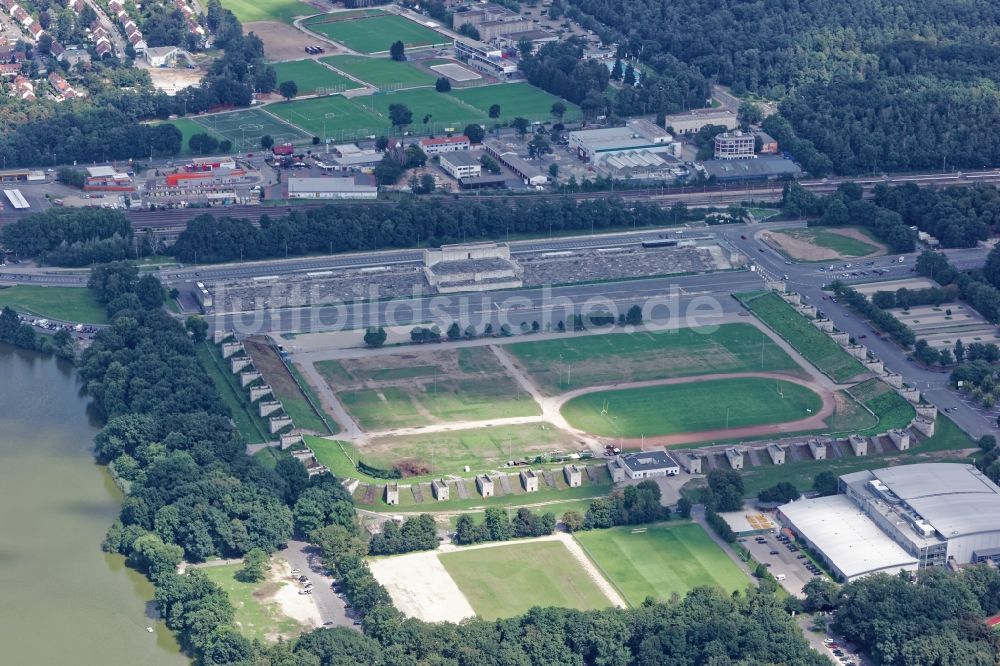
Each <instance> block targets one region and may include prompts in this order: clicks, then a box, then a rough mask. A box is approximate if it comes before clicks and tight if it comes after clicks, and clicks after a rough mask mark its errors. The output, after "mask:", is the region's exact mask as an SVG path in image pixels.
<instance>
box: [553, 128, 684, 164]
mask: <svg viewBox="0 0 1000 666" xmlns="http://www.w3.org/2000/svg"><path fill="white" fill-rule="evenodd" d="M569 147H570V148H572V149H573V150H575V151H576V152H577V154H578V155H579V156H580V158H581V159H584V160H587V161H588V162H594V161H596V160H597V158H598V157H599V156H602V155H613V154H616V153H627V152H634V151H642V150H645V151H649V152H651V153H669V154H671V155H674V156H676V154H677V152H678V151H679V149H680V144H679V143H677V142H675V141H674V137H673V136H672V135H671V134H670V132H668V131H667V130H665V129H663V128H662V127H660V126H659V125H657V124H655V123H651V122H649V121H648V120H643V119H638V120H629V121H628V122H626V123H625V126H624V127H607V128H604V129H593V130H580V131H579V132H570V133H569Z"/></svg>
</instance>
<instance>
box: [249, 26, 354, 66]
mask: <svg viewBox="0 0 1000 666" xmlns="http://www.w3.org/2000/svg"><path fill="white" fill-rule="evenodd" d="M251 32H252V33H254V34H255V35H257V36H258V37H260V39H261V41H262V42H264V56H265V57H266V58H267V59H268V60H273V61H281V60H299V59H301V58H304V57H308V54H307V53H306V51H305V48H306V47H307V46H311V45H312V44H316V43H317V40H316V38H315V37H313V36H311V35H307V34H306V33H304V32H302V31H301V30H299V29H298V28H296V27H295V26H292V25H288V24H287V23H281V22H280V21H252V22H250V23H244V24H243V33H244V34H249V33H251ZM322 46H323V48H325V49H326V53H324V54H323V55H324V56H328V55H337V54H338V53H341V51H340V49H337V48H335V47H334V46H332V45H331V44H330V43H329V42H324V43H323V45H322Z"/></svg>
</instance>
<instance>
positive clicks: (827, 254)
mask: <svg viewBox="0 0 1000 666" xmlns="http://www.w3.org/2000/svg"><path fill="white" fill-rule="evenodd" d="M804 231H806V230H789V231H765V232H764V233H763V234H762V235H761V238H762V240H764V241H766V242H768V243H770V244H772V245H774V246H776V247H778V248H779V249H780V250H781V251H783V252H784V253H785V254H787V255H788V256H789V257H791V258H792V259H797V260H799V261H831V260H832V261H840V260H842V259H864V258H865V257H877V256H881V255H883V254H885V253H886V251H887V248H886V246H885V245H882V244H881V243H879V242H878V241H875V240H872V239H871V237H870V236H867V235H865V234H864V233H863V232H861V231H859V230H858V229H834V228H830V227H823V231H824V232H826V233H830V234H834V235H837V236H844V237H845V238H853V239H854V240H857V241H861V242H862V243H866V244H868V245H873V246H875V247H876V248H878V249H877V250H875V251H873V252H870V253H868V254H866V255H861V256H854V255H852V256H847V255H843V254H841V253H840V252H838V251H837V250H834V249H831V248H828V247H822V246H820V245H816V244H815V243H813V242H812V240H810V239H809V237H808V236H807V234H805V233H803V232H804Z"/></svg>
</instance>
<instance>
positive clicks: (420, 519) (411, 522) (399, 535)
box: [368, 513, 438, 555]
mask: <svg viewBox="0 0 1000 666" xmlns="http://www.w3.org/2000/svg"><path fill="white" fill-rule="evenodd" d="M437 547H438V539H437V527H436V526H435V525H434V516H431V515H430V514H426V513H422V514H420V515H419V516H415V517H413V518H407V519H406V520H404V521H403V524H402V525H399V524H397V523H396V521H394V520H388V521H386V522H385V523H384V524H383V525H382V531H381V532H379V533H378V534H376V535H374V536H373V537H372V539H371V541H370V542H369V543H368V553H369V554H370V555H398V554H400V553H409V552H412V551H414V550H434V549H435V548H437Z"/></svg>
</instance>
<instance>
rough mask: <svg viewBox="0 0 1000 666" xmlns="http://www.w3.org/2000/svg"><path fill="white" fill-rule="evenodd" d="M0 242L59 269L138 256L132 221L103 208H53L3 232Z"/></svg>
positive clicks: (8, 227) (21, 221)
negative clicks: (134, 242)
mask: <svg viewBox="0 0 1000 666" xmlns="http://www.w3.org/2000/svg"><path fill="white" fill-rule="evenodd" d="M0 241H2V242H3V245H4V246H5V247H6V248H7V249H8V250H10V251H11V252H14V253H15V254H17V255H19V256H22V257H34V258H35V259H37V260H38V261H39V262H40V263H42V264H51V265H55V266H89V265H90V264H94V263H105V262H110V261H117V260H119V259H125V258H126V257H127V256H129V254H130V253H131V255H132V256H135V250H134V249H133V235H132V224H131V223H130V222H129V221H128V218H126V217H125V215H124V214H123V213H121V212H120V211H116V210H107V209H102V208H81V209H78V210H75V209H58V208H53V209H51V210H48V211H45V212H44V213H35V214H33V215H28V216H26V217H23V218H21V219H19V220H17V221H16V222H13V223H12V224H9V225H7V226H5V227H4V228H3V229H2V230H0Z"/></svg>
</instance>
